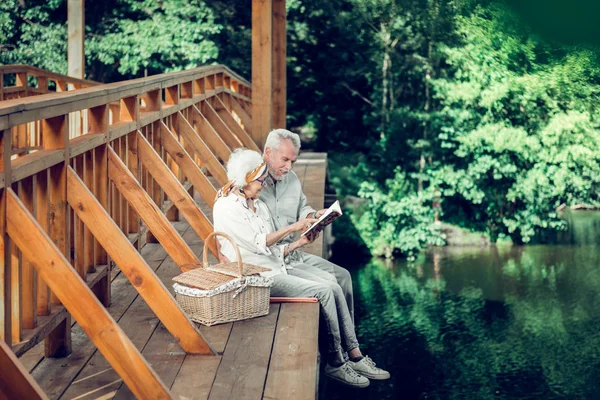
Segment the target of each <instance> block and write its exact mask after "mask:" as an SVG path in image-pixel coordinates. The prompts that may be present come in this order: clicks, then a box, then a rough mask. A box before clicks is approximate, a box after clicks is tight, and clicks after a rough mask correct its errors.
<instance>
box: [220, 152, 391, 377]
mask: <svg viewBox="0 0 600 400" xmlns="http://www.w3.org/2000/svg"><path fill="white" fill-rule="evenodd" d="M227 176H228V178H229V179H230V182H229V183H228V184H227V185H225V186H224V187H223V188H221V189H220V190H219V192H218V195H217V200H216V202H215V205H214V208H213V215H214V223H215V224H214V227H215V231H220V232H224V233H226V234H228V235H230V236H231V237H233V238H234V240H235V241H236V242H237V244H238V246H239V248H240V254H241V256H242V259H243V260H244V261H245V262H247V263H250V264H256V265H261V266H263V267H267V268H269V269H270V271H267V272H264V273H263V275H264V276H271V277H272V278H273V280H274V283H273V287H272V288H271V295H272V296H275V297H315V298H317V299H318V300H319V303H320V306H321V311H322V315H323V317H324V319H325V322H326V327H327V336H328V353H329V354H328V355H327V366H326V368H325V373H326V374H327V375H328V376H329V377H331V378H333V379H335V380H338V381H340V382H342V383H345V384H347V385H350V386H354V387H366V386H368V385H369V379H368V378H367V377H365V376H364V375H368V376H369V377H370V378H371V379H387V378H389V373H388V372H386V371H384V370H382V369H380V368H377V367H376V366H375V363H373V362H372V361H371V359H370V358H368V357H363V356H362V354H361V352H360V349H359V347H358V341H357V339H356V334H355V332H354V324H353V322H352V318H351V317H350V313H349V311H348V306H347V304H346V301H345V297H344V294H343V292H342V289H341V287H340V286H339V285H338V284H337V283H336V280H335V278H334V277H333V276H330V277H329V278H326V277H325V276H324V275H323V271H320V270H318V269H317V268H315V267H311V266H306V265H302V268H301V269H300V268H294V265H298V263H299V261H296V260H297V259H296V258H295V257H293V252H294V250H295V249H298V248H301V247H303V246H305V245H307V244H308V243H310V242H309V240H308V239H307V238H306V237H300V239H298V240H296V241H294V242H292V243H286V244H278V242H279V241H280V240H282V239H283V238H285V237H287V236H289V235H291V234H292V233H294V232H300V231H303V230H305V229H306V228H307V227H309V226H310V225H311V224H312V223H313V222H314V221H315V220H314V219H304V220H301V221H298V222H296V223H294V224H292V225H289V226H286V227H283V228H281V229H280V230H277V231H276V230H275V229H274V225H273V221H272V218H271V216H270V214H269V210H268V208H267V206H266V205H265V204H264V203H263V202H261V201H260V200H259V197H260V192H261V190H262V188H263V187H264V184H265V180H266V179H267V166H266V164H265V163H264V161H263V159H262V157H261V155H260V154H259V153H257V152H255V151H253V150H248V149H238V150H236V151H234V152H233V154H232V155H231V157H230V158H229V161H228V162H227ZM218 240H219V244H220V248H221V253H222V254H223V255H224V256H225V257H227V258H228V259H229V260H231V261H234V260H236V254H235V251H234V250H233V247H232V246H231V244H230V243H229V242H228V241H227V240H223V239H222V238H220V237H219V238H218ZM313 268H314V269H315V270H314V271H312V269H313ZM343 350H345V351H347V352H348V356H349V357H350V360H349V361H346V360H345V359H344V355H343ZM357 371H360V372H361V374H362V375H361V374H359V373H358V372H357Z"/></svg>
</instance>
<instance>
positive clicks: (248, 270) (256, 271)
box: [206, 262, 271, 278]
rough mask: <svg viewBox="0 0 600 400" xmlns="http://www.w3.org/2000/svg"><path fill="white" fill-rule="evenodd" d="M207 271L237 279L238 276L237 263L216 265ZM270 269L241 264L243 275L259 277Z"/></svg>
mask: <svg viewBox="0 0 600 400" xmlns="http://www.w3.org/2000/svg"><path fill="white" fill-rule="evenodd" d="M206 269H207V270H208V271H214V272H219V273H221V274H224V275H229V276H233V277H236V278H238V277H239V276H240V272H239V267H238V263H237V262H229V263H223V264H217V265H211V266H210V267H207V268H206ZM270 270H271V269H270V268H265V267H259V266H258V265H253V264H247V263H243V271H244V275H260V273H261V272H265V271H270Z"/></svg>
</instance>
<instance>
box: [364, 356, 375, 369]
mask: <svg viewBox="0 0 600 400" xmlns="http://www.w3.org/2000/svg"><path fill="white" fill-rule="evenodd" d="M363 360H365V364H367V365H368V366H369V367H371V368H375V361H373V360H371V357H369V356H363Z"/></svg>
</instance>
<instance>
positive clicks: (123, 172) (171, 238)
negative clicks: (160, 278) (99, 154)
mask: <svg viewBox="0 0 600 400" xmlns="http://www.w3.org/2000/svg"><path fill="white" fill-rule="evenodd" d="M108 176H109V177H110V179H111V180H112V181H113V182H114V183H115V185H116V187H117V189H118V190H119V192H120V193H121V194H122V195H123V196H124V197H125V199H126V200H127V201H128V202H129V204H130V205H131V206H132V207H133V208H134V209H135V211H136V212H137V213H138V214H139V215H140V217H141V218H142V220H143V221H144V223H145V224H146V225H147V226H148V229H150V231H152V234H153V235H154V236H156V238H157V239H158V241H159V242H160V244H161V245H162V246H163V248H164V249H165V251H166V252H167V254H169V256H170V257H171V258H172V259H173V261H175V263H176V264H177V265H178V266H179V267H180V268H181V267H182V266H183V265H186V264H200V261H199V260H198V258H197V257H196V256H195V255H194V252H193V251H192V249H190V247H189V246H188V245H187V244H186V243H185V241H183V239H182V238H181V236H179V234H178V233H177V231H176V230H175V228H173V226H172V225H171V224H170V223H169V221H167V218H166V217H165V216H164V214H163V213H162V212H161V211H160V209H159V208H158V206H157V205H156V204H154V202H153V201H152V199H151V198H150V196H149V195H148V193H146V192H145V191H144V189H143V188H142V187H141V186H140V184H139V183H138V181H137V180H136V179H135V177H134V176H133V175H132V174H131V172H130V171H129V169H127V166H126V165H125V163H123V160H121V159H120V158H119V156H118V155H117V154H116V153H115V152H114V151H113V150H112V149H109V151H108Z"/></svg>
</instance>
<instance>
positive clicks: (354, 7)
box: [0, 0, 600, 257]
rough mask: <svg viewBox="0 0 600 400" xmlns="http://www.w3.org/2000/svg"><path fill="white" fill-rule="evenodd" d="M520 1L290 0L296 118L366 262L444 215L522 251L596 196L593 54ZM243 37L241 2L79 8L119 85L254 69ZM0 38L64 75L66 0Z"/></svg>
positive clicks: (96, 68)
mask: <svg viewBox="0 0 600 400" xmlns="http://www.w3.org/2000/svg"><path fill="white" fill-rule="evenodd" d="M514 7H516V6H515V2H512V1H508V0H506V1H501V0H496V1H492V0H487V1H479V2H475V1H473V0H330V1H326V2H324V1H320V0H288V1H287V8H288V112H289V116H288V126H289V127H291V128H292V129H295V130H297V131H299V132H301V134H302V135H303V138H304V139H305V140H306V142H307V143H308V144H309V146H312V147H313V148H316V149H317V150H321V151H322V150H326V151H328V153H329V156H330V160H331V167H332V176H333V182H334V184H335V186H336V189H337V190H338V194H339V195H340V196H341V197H344V198H346V199H347V200H348V201H347V205H348V211H349V214H351V218H352V221H353V223H354V228H355V229H356V230H357V233H358V235H355V236H354V237H355V238H356V236H359V237H360V238H361V239H362V241H364V243H365V244H366V245H367V246H368V247H369V249H370V250H371V251H372V252H373V253H374V254H378V255H386V256H394V255H399V254H403V255H407V256H409V257H412V256H414V254H415V253H416V252H417V251H419V250H420V249H422V248H424V247H426V246H428V245H438V244H441V243H443V240H444V238H443V235H442V234H441V233H440V231H439V230H438V229H437V227H436V226H435V225H432V223H433V218H434V214H435V213H436V212H438V214H439V215H440V218H441V219H442V220H443V221H444V222H448V223H451V224H454V225H459V226H461V227H463V228H467V229H470V230H475V231H481V232H486V233H487V234H488V235H489V237H490V238H492V239H493V240H495V239H497V238H499V237H503V236H509V237H511V238H512V239H513V241H515V242H528V241H530V240H531V239H532V237H534V236H535V235H536V234H537V233H539V232H541V231H544V230H548V229H562V228H564V222H563V221H562V220H561V218H560V214H559V212H558V211H557V209H558V208H559V207H561V206H563V205H566V206H569V205H574V204H579V203H586V204H592V205H598V204H599V203H600V198H599V188H600V143H599V134H598V107H597V106H596V104H598V100H599V89H598V87H599V86H598V84H599V83H600V82H599V81H600V64H599V62H598V59H597V54H598V52H597V48H596V47H594V45H583V44H580V45H578V46H576V45H574V44H572V43H570V44H565V43H564V42H562V43H559V42H554V41H553V40H554V39H556V37H543V36H541V35H540V34H538V32H542V33H543V32H544V29H541V30H540V29H538V28H539V26H538V25H539V24H536V23H533V24H530V22H531V19H530V18H528V16H529V14H528V13H527V12H524V11H523V9H521V8H519V7H517V8H514ZM515 9H516V10H517V11H519V12H521V13H520V14H519V13H518V12H515ZM525 11H527V10H525ZM580 11H582V12H585V9H580ZM523 15H524V16H525V19H521V16H523ZM568 17H569V18H571V17H573V16H572V15H569V16H568ZM588 19H589V18H587V19H583V20H582V21H586V20H588ZM250 28H251V7H250V2H249V1H248V2H246V3H240V2H238V1H234V0H219V1H217V0H205V1H202V0H168V1H167V0H163V1H158V0H144V1H134V0H109V1H106V2H87V3H86V72H87V75H88V77H89V78H91V79H96V80H100V81H115V80H120V79H127V78H131V77H139V76H143V75H144V74H145V73H148V74H155V73H159V72H163V71H174V70H178V69H183V68H190V67H193V66H196V65H202V64H206V63H213V62H220V63H223V64H226V65H229V66H230V67H232V68H234V69H235V70H237V71H239V72H240V73H242V74H243V75H245V76H248V77H249V76H250V64H251V52H250V46H251V34H250V33H251V32H250ZM534 29H535V30H534ZM594 29H595V28H594ZM582 31H584V30H582ZM576 33H577V32H576ZM0 35H1V37H2V45H1V48H0V62H1V63H26V64H32V65H36V66H38V67H41V68H47V69H50V70H53V71H57V72H63V73H64V72H65V71H66V35H67V32H66V2H65V1H61V0H52V1H48V2H42V1H39V0H35V1H34V0H7V1H4V2H2V3H1V4H0ZM559 36H560V35H559ZM581 37H582V35H569V38H570V39H573V38H576V39H577V40H581ZM559 39H560V37H559ZM348 160H353V162H352V163H349V162H348ZM434 206H435V208H434ZM336 227H343V228H344V230H343V231H342V230H338V231H337V236H341V235H345V234H347V231H348V229H347V228H348V225H346V224H336ZM355 233H356V232H353V234H355ZM349 237H350V236H349Z"/></svg>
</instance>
